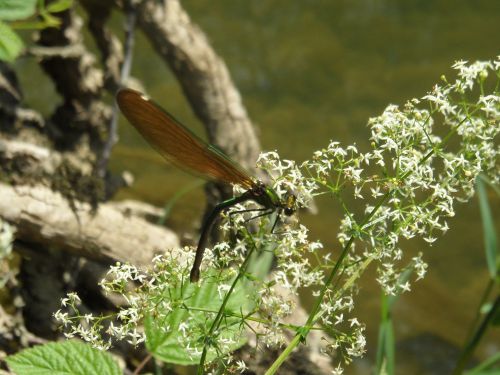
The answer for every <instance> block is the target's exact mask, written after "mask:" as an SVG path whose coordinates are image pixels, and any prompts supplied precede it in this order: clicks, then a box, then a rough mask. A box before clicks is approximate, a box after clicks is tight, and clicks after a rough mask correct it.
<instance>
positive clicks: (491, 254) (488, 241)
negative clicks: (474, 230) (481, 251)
mask: <svg viewBox="0 0 500 375" xmlns="http://www.w3.org/2000/svg"><path fill="white" fill-rule="evenodd" d="M476 189H477V195H478V198H479V209H480V211H481V219H482V222H483V237H484V247H485V252H486V262H487V264H488V270H489V272H490V276H491V278H492V279H495V278H496V277H497V273H498V263H497V262H498V260H497V257H498V248H497V236H496V231H495V225H494V223H493V215H492V214H491V209H490V204H489V202H488V194H487V192H486V187H485V183H484V181H483V179H482V178H481V177H478V178H477V180H476Z"/></svg>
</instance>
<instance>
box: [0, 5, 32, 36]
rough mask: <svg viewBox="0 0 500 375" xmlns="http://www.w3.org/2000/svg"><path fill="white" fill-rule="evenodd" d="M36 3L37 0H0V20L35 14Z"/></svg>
mask: <svg viewBox="0 0 500 375" xmlns="http://www.w3.org/2000/svg"><path fill="white" fill-rule="evenodd" d="M36 3H37V0H22V1H21V0H0V20H4V21H17V20H22V19H25V18H28V17H30V16H32V15H33V14H35V10H36ZM0 35H1V34H0Z"/></svg>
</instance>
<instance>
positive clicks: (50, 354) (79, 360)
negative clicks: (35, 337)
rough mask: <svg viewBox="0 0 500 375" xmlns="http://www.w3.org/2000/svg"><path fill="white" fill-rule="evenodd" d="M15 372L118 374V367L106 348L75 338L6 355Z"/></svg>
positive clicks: (24, 374) (19, 373)
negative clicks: (96, 346)
mask: <svg viewBox="0 0 500 375" xmlns="http://www.w3.org/2000/svg"><path fill="white" fill-rule="evenodd" d="M6 362H7V364H8V365H9V367H10V369H11V370H12V371H14V372H15V373H16V374H17V375H30V374H37V375H54V374H72V375H95V374H106V375H115V374H116V375H119V374H121V371H120V368H119V367H118V365H117V363H116V362H115V361H114V360H113V358H112V357H111V356H110V355H109V354H108V353H106V352H103V351H100V350H97V349H94V348H92V347H91V346H90V345H89V344H84V343H81V342H77V341H66V342H60V343H49V344H45V345H38V346H35V347H33V348H30V349H25V350H23V351H22V352H20V353H18V354H16V355H13V356H10V357H7V358H6Z"/></svg>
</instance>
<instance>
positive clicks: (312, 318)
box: [265, 116, 468, 375]
mask: <svg viewBox="0 0 500 375" xmlns="http://www.w3.org/2000/svg"><path fill="white" fill-rule="evenodd" d="M467 117H468V116H466V118H467ZM466 118H464V119H463V120H462V121H461V122H460V123H459V124H458V125H457V127H455V128H453V129H451V131H450V132H448V134H447V135H446V136H445V137H444V138H443V140H442V141H441V142H440V143H439V145H438V146H437V147H434V148H433V149H432V150H430V151H429V152H428V153H427V154H426V155H424V157H423V158H422V159H421V160H420V161H419V165H422V164H423V163H425V162H426V161H427V160H428V159H429V158H430V157H431V156H432V155H434V154H435V153H436V151H437V150H438V149H442V148H443V146H444V145H445V144H446V143H447V142H448V141H449V139H450V138H451V136H452V135H453V134H455V133H456V131H457V129H458V127H459V126H460V125H461V124H463V123H464V122H465V120H466ZM412 173H413V170H408V171H407V172H406V173H404V174H403V175H402V176H401V177H400V178H399V180H400V181H401V182H403V181H404V180H406V179H407V178H408V177H409V176H410V175H411V174H412ZM395 190H396V189H391V190H389V191H388V192H387V193H385V195H384V196H383V197H382V198H380V199H379V201H378V203H377V205H376V206H375V207H374V208H373V209H372V210H371V212H370V213H369V214H368V215H367V216H366V217H365V218H364V219H363V221H362V223H361V226H360V228H363V227H364V226H365V225H366V224H367V223H368V222H369V220H370V219H371V217H373V215H374V214H375V213H376V212H377V211H378V209H379V208H380V207H381V206H382V204H384V203H385V201H386V200H387V199H388V198H389V197H390V195H391V194H392V192H393V191H395ZM355 238H356V237H355V236H354V235H352V236H351V238H349V241H347V243H346V245H345V246H344V248H343V250H342V253H341V254H340V256H339V258H338V260H337V262H336V263H335V266H334V267H333V269H332V271H331V272H330V274H329V275H328V277H327V279H326V281H325V283H324V284H323V287H322V288H321V291H320V294H319V296H318V298H317V299H316V302H315V304H314V307H313V309H312V310H311V313H310V314H309V318H308V319H307V322H306V324H305V325H304V327H303V328H302V329H301V330H299V331H297V333H296V335H295V337H294V338H293V339H292V341H291V342H290V343H289V344H288V346H287V347H286V348H285V350H284V351H283V352H282V353H281V354H280V355H279V357H278V358H277V359H276V360H275V361H274V363H273V364H272V365H271V367H270V368H269V369H268V370H267V371H266V373H265V375H272V374H274V373H275V372H276V371H277V370H278V368H279V367H280V366H281V364H283V362H284V361H285V360H286V359H287V358H288V356H289V355H290V353H291V352H292V351H293V350H294V349H295V348H296V347H297V346H298V345H299V343H300V342H302V341H304V340H305V337H306V336H307V334H308V333H309V331H310V326H312V325H314V324H315V323H316V322H317V320H318V319H319V318H320V317H321V315H322V314H321V313H320V312H319V310H320V307H321V303H322V302H323V298H324V296H325V294H326V292H327V291H328V289H329V285H330V284H331V283H332V281H333V279H334V278H335V276H336V274H337V272H338V270H339V268H340V266H341V265H342V263H343V261H344V259H345V257H346V256H347V254H348V252H349V250H350V249H351V246H352V244H353V243H354V240H355Z"/></svg>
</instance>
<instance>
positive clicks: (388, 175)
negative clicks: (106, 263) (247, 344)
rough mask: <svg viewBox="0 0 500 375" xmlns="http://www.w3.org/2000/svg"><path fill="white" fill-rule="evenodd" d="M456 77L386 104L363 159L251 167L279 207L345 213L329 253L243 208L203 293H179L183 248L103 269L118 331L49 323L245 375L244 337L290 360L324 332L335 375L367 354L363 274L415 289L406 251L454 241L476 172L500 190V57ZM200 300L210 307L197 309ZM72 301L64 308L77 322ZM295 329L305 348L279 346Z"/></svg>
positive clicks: (186, 287) (336, 150) (347, 149)
mask: <svg viewBox="0 0 500 375" xmlns="http://www.w3.org/2000/svg"><path fill="white" fill-rule="evenodd" d="M454 68H455V69H456V70H457V78H456V80H455V81H454V82H451V83H449V82H448V81H447V80H446V79H444V80H443V83H442V84H441V85H436V86H435V87H434V88H433V89H432V90H431V91H430V92H429V93H428V94H427V95H425V96H424V97H422V98H421V99H412V100H410V101H408V102H407V103H406V104H405V105H403V106H402V107H400V106H396V105H389V106H388V107H387V108H386V109H385V111H384V112H383V113H382V114H381V115H380V116H378V117H375V118H372V119H370V120H369V121H368V127H369V129H370V132H371V146H372V147H371V149H370V150H367V151H361V150H359V149H358V148H357V147H356V146H355V145H350V146H342V145H341V144H340V143H338V142H334V141H332V142H330V143H329V144H328V145H326V146H325V148H323V149H321V150H317V151H315V152H314V153H313V154H312V157H311V159H310V160H306V161H304V162H303V163H301V164H297V163H295V162H293V161H290V160H281V159H280V158H279V156H278V154H277V153H276V152H269V153H265V154H262V155H261V156H260V158H259V160H258V166H259V167H260V168H262V169H264V170H265V171H267V172H268V173H269V175H270V176H271V178H272V179H273V188H274V189H275V191H276V193H277V194H278V195H279V196H280V197H284V196H286V194H288V193H289V192H293V193H294V194H295V195H296V197H297V204H298V205H299V206H300V207H308V205H309V204H310V202H311V201H312V200H313V198H314V197H317V196H319V195H325V196H328V197H331V198H332V199H335V200H336V201H338V202H339V204H340V207H342V209H343V217H342V219H341V222H340V225H339V229H338V231H337V238H338V243H339V246H338V248H332V249H324V246H323V245H322V243H321V242H320V241H318V240H316V239H311V238H310V234H309V231H308V229H307V228H306V227H305V226H304V225H302V224H300V223H298V222H297V220H288V221H285V220H279V221H278V222H279V223H280V225H279V227H276V228H275V225H274V223H275V222H276V218H275V217H270V216H259V215H258V214H257V215H255V213H253V214H252V212H249V211H248V210H249V209H252V208H255V207H253V206H252V205H253V203H248V202H247V203H245V204H243V205H237V206H235V207H233V208H232V209H231V210H230V211H229V212H227V214H226V216H225V218H224V220H223V221H222V224H221V229H222V232H223V234H225V240H224V241H222V242H220V243H218V244H216V245H215V246H214V247H213V249H211V251H208V256H207V257H205V259H204V260H203V263H202V272H201V275H202V279H201V280H200V282H199V285H190V284H189V282H188V281H187V280H188V272H189V266H190V264H191V261H192V250H191V249H189V248H184V249H177V250H174V251H169V252H168V253H167V254H165V255H163V256H161V257H158V258H156V259H155V260H154V262H153V266H152V268H151V269H150V270H146V271H141V270H138V269H137V268H135V267H132V266H129V265H123V264H122V265H117V266H116V267H113V268H112V269H111V271H110V278H108V279H106V281H103V283H102V285H103V287H104V288H105V290H106V292H108V293H119V294H122V295H123V296H124V297H125V299H126V301H127V303H128V306H127V307H126V308H124V309H123V310H122V311H121V312H120V313H119V314H118V315H117V316H116V317H114V319H115V320H114V321H113V322H112V323H108V324H104V323H103V320H104V319H103V318H102V317H92V316H86V315H83V316H82V315H79V314H77V313H73V315H72V316H71V317H70V315H67V314H66V313H63V312H58V314H57V317H58V318H59V319H60V320H61V321H62V322H63V323H64V324H65V325H67V326H69V327H72V328H70V331H69V332H70V333H69V335H71V336H72V335H79V336H80V337H82V338H84V339H85V340H87V341H90V342H93V343H94V345H96V346H99V347H106V346H107V345H108V343H109V342H110V339H111V338H113V337H114V338H118V339H122V338H125V339H126V340H128V341H129V342H132V343H136V344H137V343H139V342H142V341H144V340H145V341H146V345H147V347H148V349H149V350H150V351H151V352H152V353H153V354H154V355H155V356H157V357H158V358H161V359H163V360H167V359H166V357H165V352H166V351H165V348H162V347H155V346H154V345H153V344H151V343H150V342H149V341H148V339H150V337H153V336H148V335H154V337H155V338H157V335H158V334H159V333H158V332H162V333H161V334H162V335H163V336H162V337H164V338H165V342H169V343H172V342H175V346H180V347H182V348H184V350H185V352H186V353H187V354H188V356H189V358H191V359H192V360H193V363H198V362H199V361H201V362H203V364H206V363H208V362H210V361H213V362H214V363H219V364H220V363H226V365H225V366H226V369H233V370H234V371H243V370H244V368H245V365H244V364H243V363H241V362H238V361H236V359H234V358H232V355H231V353H232V352H233V351H234V349H235V348H236V347H238V346H239V345H242V343H243V342H244V340H245V337H246V336H245V335H246V333H245V331H246V329H247V328H249V327H250V330H251V331H252V332H253V333H254V334H255V336H256V337H257V340H255V341H256V342H257V344H258V345H262V346H264V347H265V346H267V345H289V349H290V348H293V347H294V346H296V345H298V343H300V342H301V341H303V339H305V338H306V337H307V335H308V334H309V332H310V331H311V330H312V329H313V328H314V330H315V331H320V329H321V330H323V331H324V332H328V333H329V334H328V335H327V334H326V333H324V334H323V335H324V342H325V343H326V345H325V347H324V353H325V354H330V355H332V356H333V357H335V358H336V360H337V361H338V362H339V364H338V366H337V367H336V370H335V373H341V371H342V366H343V365H345V364H347V363H349V362H350V361H351V360H352V359H353V358H355V357H359V356H362V355H363V354H364V352H365V350H366V349H365V345H366V340H365V337H364V326H363V324H362V323H361V322H359V321H358V319H357V318H356V317H355V316H353V314H354V311H355V296H356V290H357V282H358V280H359V278H360V276H361V275H362V274H363V272H364V271H365V270H366V269H367V268H368V267H369V266H370V265H374V266H375V267H376V269H377V276H376V280H377V282H378V283H379V284H380V286H381V288H382V289H383V291H384V292H385V293H387V294H390V295H397V294H400V293H403V292H407V291H409V290H411V281H412V278H409V277H407V275H408V274H410V272H411V274H413V275H414V277H413V279H415V280H418V279H421V278H423V277H424V275H425V273H426V270H427V264H426V263H425V262H424V261H423V256H422V253H420V254H419V255H417V256H414V255H408V254H406V252H405V249H404V247H403V245H402V243H403V240H407V239H412V238H416V237H420V238H422V239H424V240H425V241H426V242H427V243H429V244H432V243H434V242H435V241H437V240H438V239H439V237H440V236H441V234H444V233H445V232H446V231H447V230H448V219H449V218H450V217H453V216H454V215H455V211H454V204H455V202H456V201H467V200H468V199H470V198H471V197H472V195H473V194H474V182H475V180H476V178H477V177H478V175H479V174H480V173H482V174H483V175H484V176H485V178H487V179H489V180H490V181H491V182H492V183H493V184H498V183H499V180H500V166H499V163H498V154H499V151H500V147H499V142H498V133H499V132H500V94H499V92H498V87H499V77H500V58H497V59H496V60H494V61H490V62H476V63H472V64H468V63H466V62H464V61H460V62H457V63H456V64H455V65H454ZM235 189H236V192H237V188H235ZM353 198H354V199H356V200H357V201H358V202H362V204H363V209H362V210H359V209H356V208H355V207H351V206H350V202H352V201H353ZM252 215H253V216H252ZM254 216H257V217H254ZM250 219H252V220H250ZM249 220H250V222H251V223H253V225H248V224H249V223H248V222H249ZM334 227H335V226H334V224H332V228H334ZM272 228H275V230H273V231H272V230H271V229H272ZM131 282H132V283H133V284H134V285H135V287H134V288H131V287H130V286H131ZM277 285H279V286H280V288H277V287H276V286H277ZM304 287H307V288H310V289H308V290H312V293H313V297H314V298H315V301H314V302H313V303H312V305H311V306H310V307H309V317H308V318H307V321H305V322H294V324H290V323H288V322H287V321H286V318H287V317H288V316H289V315H290V314H291V313H292V312H293V310H294V309H295V308H296V302H297V295H298V292H299V290H301V288H304ZM283 289H286V290H287V293H282V290H283ZM201 292H203V293H205V295H208V296H210V299H209V300H204V299H203V298H202V297H200V293H201ZM202 300H203V301H205V302H206V304H200V303H195V302H194V301H202ZM76 302H77V300H76V299H75V298H70V299H69V300H67V301H65V303H67V304H69V305H70V306H71V307H74V311H77V309H76ZM179 317H182V319H180V318H179ZM144 321H146V328H147V329H145V330H144V329H142V328H141V324H142V323H143V322H144ZM82 322H83V323H82ZM85 327H87V328H85ZM88 327H90V328H88ZM290 331H291V332H292V333H293V334H295V335H296V336H297V337H299V338H300V339H299V340H292V341H291V342H290V341H289V340H287V333H288V334H289V333H290ZM99 332H101V333H102V332H106V334H107V336H106V337H107V338H103V335H102V334H100V333H99ZM150 340H151V341H153V340H152V339H150ZM155 342H156V341H155ZM162 350H163V351H162ZM287 352H288V351H287ZM162 356H163V357H162Z"/></svg>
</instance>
